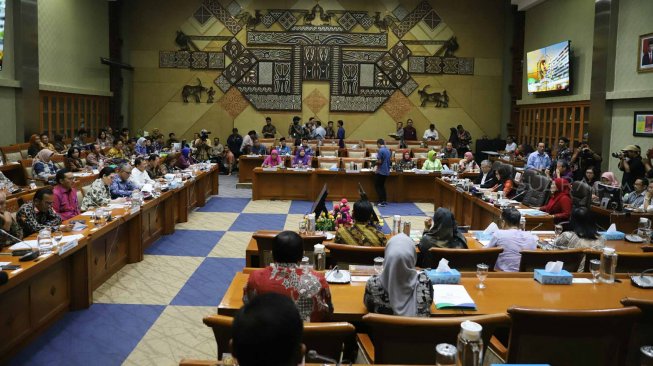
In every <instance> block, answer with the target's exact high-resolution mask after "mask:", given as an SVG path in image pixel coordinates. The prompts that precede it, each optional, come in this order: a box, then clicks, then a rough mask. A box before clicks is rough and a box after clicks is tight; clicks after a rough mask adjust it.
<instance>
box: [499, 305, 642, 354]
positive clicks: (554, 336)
mask: <svg viewBox="0 0 653 366" xmlns="http://www.w3.org/2000/svg"><path fill="white" fill-rule="evenodd" d="M579 301H591V299H583V300H580V299H579ZM508 314H509V315H510V318H511V320H512V326H511V330H510V341H509V345H508V359H507V363H547V364H550V365H574V366H584V365H588V366H589V365H591V366H602V365H603V366H608V365H609V366H616V365H625V361H626V351H627V347H628V342H629V340H630V335H631V331H632V330H633V326H634V324H635V322H636V321H637V319H638V318H639V316H640V314H641V311H640V310H639V309H638V308H636V307H627V308H620V309H604V310H557V309H533V308H520V307H511V308H509V309H508Z"/></svg>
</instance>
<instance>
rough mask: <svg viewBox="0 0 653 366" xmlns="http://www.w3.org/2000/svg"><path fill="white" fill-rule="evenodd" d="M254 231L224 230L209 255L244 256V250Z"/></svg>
mask: <svg viewBox="0 0 653 366" xmlns="http://www.w3.org/2000/svg"><path fill="white" fill-rule="evenodd" d="M253 234H254V232H248V231H243V232H240V231H239V232H234V231H228V232H226V233H225V234H224V235H223V236H222V238H221V239H220V241H219V242H218V244H216V245H215V246H214V247H213V250H211V253H209V255H208V256H209V257H219V258H245V250H246V249H247V245H248V244H249V240H250V239H251V238H252V235H253Z"/></svg>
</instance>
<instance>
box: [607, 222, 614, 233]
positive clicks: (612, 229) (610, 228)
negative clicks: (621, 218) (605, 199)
mask: <svg viewBox="0 0 653 366" xmlns="http://www.w3.org/2000/svg"><path fill="white" fill-rule="evenodd" d="M606 232H607V233H615V232H617V225H616V224H612V225H610V227H609V228H608V230H606Z"/></svg>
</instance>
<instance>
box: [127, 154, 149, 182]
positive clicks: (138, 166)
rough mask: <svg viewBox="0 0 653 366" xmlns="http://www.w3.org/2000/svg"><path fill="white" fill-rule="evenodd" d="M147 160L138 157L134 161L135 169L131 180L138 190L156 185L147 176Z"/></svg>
mask: <svg viewBox="0 0 653 366" xmlns="http://www.w3.org/2000/svg"><path fill="white" fill-rule="evenodd" d="M146 168H147V160H146V159H145V158H143V157H138V158H136V160H134V169H132V174H131V176H130V177H129V180H130V181H131V182H132V183H134V185H135V186H136V188H138V189H141V188H143V186H144V185H146V184H154V181H153V180H152V178H150V176H149V175H148V174H147V171H146V170H145V169H146Z"/></svg>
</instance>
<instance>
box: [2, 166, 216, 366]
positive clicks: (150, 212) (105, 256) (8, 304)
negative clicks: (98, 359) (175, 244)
mask: <svg viewBox="0 0 653 366" xmlns="http://www.w3.org/2000/svg"><path fill="white" fill-rule="evenodd" d="M218 173H219V172H218V169H217V167H215V166H214V167H212V168H211V170H209V171H206V172H200V173H199V174H198V175H197V176H196V177H195V178H194V179H191V180H187V181H185V182H184V184H183V186H182V187H180V188H177V189H174V190H170V191H168V192H164V193H163V194H161V196H159V197H157V198H154V199H151V200H148V201H146V202H145V203H144V205H143V206H142V207H140V209H138V210H134V211H132V210H131V209H115V210H112V216H113V219H112V221H110V222H108V223H106V224H105V225H103V226H95V224H94V223H92V222H91V220H90V217H89V216H85V215H80V216H76V217H74V218H72V220H84V221H85V222H86V225H87V228H86V229H85V230H83V231H81V232H74V233H70V234H81V235H83V238H82V239H80V240H79V241H78V244H77V246H76V247H74V248H73V249H71V250H69V251H67V252H65V253H64V254H63V255H59V254H56V253H55V254H50V255H47V256H41V257H39V258H38V259H36V260H34V261H30V262H19V261H18V258H19V257H12V256H7V255H2V256H0V261H3V262H11V263H12V264H19V265H20V266H21V268H20V269H19V270H15V271H11V272H9V273H8V274H9V282H8V283H6V284H5V285H2V286H0V309H2V311H0V334H2V337H3V342H2V343H0V364H2V363H4V362H6V360H8V358H9V357H11V356H12V355H13V354H15V353H16V352H18V351H19V350H20V348H22V347H23V346H24V345H26V344H27V343H28V342H29V341H30V340H32V339H34V338H35V337H36V336H37V335H38V334H40V333H41V332H43V331H44V330H45V329H47V328H48V327H49V326H50V325H52V324H53V323H54V322H55V321H56V320H58V319H59V318H60V317H61V316H63V315H64V314H65V313H66V312H67V311H68V310H79V309H84V308H88V307H89V306H90V305H91V304H92V303H93V290H95V289H97V288H98V287H99V286H100V285H101V284H102V283H104V282H105V281H106V280H108V279H109V278H110V277H111V276H112V275H113V274H114V273H116V272H117V271H118V270H120V268H122V267H123V266H124V265H125V264H127V263H135V262H139V261H141V260H143V252H144V250H145V249H146V248H147V247H148V246H149V245H151V244H152V243H153V242H154V241H156V240H157V239H158V238H159V237H161V235H163V234H171V233H173V232H174V230H175V223H177V222H185V221H187V220H188V212H189V210H190V209H192V208H193V207H196V206H203V205H204V204H205V202H206V199H207V198H208V197H209V196H210V195H215V194H218V177H219V175H218ZM66 234H67V235H68V233H66ZM35 238H36V235H31V236H30V237H27V238H26V239H35ZM3 252H5V253H7V252H9V250H8V249H4V250H3Z"/></svg>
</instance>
